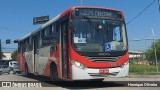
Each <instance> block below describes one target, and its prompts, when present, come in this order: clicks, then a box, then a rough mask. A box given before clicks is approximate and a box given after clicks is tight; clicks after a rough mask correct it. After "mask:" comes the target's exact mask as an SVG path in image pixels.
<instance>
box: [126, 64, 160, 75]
mask: <svg viewBox="0 0 160 90" xmlns="http://www.w3.org/2000/svg"><path fill="white" fill-rule="evenodd" d="M159 70H160V67H159ZM129 72H130V73H131V74H156V72H157V68H156V66H153V65H138V64H130V66H129Z"/></svg>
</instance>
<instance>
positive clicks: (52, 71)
mask: <svg viewBox="0 0 160 90" xmlns="http://www.w3.org/2000/svg"><path fill="white" fill-rule="evenodd" d="M50 81H58V71H57V67H56V66H55V65H53V64H52V65H51V67H50Z"/></svg>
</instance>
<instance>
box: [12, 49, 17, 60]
mask: <svg viewBox="0 0 160 90" xmlns="http://www.w3.org/2000/svg"><path fill="white" fill-rule="evenodd" d="M17 54H18V50H15V51H14V52H13V53H12V55H11V58H12V60H16V59H17Z"/></svg>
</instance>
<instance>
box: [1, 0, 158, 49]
mask: <svg viewBox="0 0 160 90" xmlns="http://www.w3.org/2000/svg"><path fill="white" fill-rule="evenodd" d="M152 1H153V0H83V5H84V6H100V7H105V8H114V9H117V10H121V11H123V12H124V14H125V20H126V23H127V22H129V21H130V20H131V19H133V18H134V17H135V16H136V15H137V14H138V13H140V12H141V11H142V10H143V9H144V8H145V7H146V6H148V5H149V4H150V3H151V2H152ZM79 5H81V0H0V39H1V40H2V41H5V40H6V39H11V40H15V39H19V38H21V37H23V36H25V35H26V34H28V33H30V32H32V31H34V30H35V29H36V28H38V27H39V26H40V25H33V17H37V16H45V15H49V16H50V19H51V18H54V17H55V16H57V15H58V14H60V13H61V12H63V11H64V10H66V9H68V8H70V7H72V6H79ZM158 8H159V7H158V2H157V1H156V2H154V4H153V5H151V6H150V7H149V8H148V9H147V10H146V11H145V12H144V13H142V14H141V15H140V16H139V17H138V18H136V19H135V20H134V21H133V22H131V23H130V24H128V25H127V26H126V27H127V34H128V39H129V40H133V39H144V38H153V36H152V31H151V28H153V29H154V33H155V37H156V38H160V12H159V9H158ZM151 42H152V41H139V42H133V41H132V42H131V41H130V42H129V48H130V50H145V49H147V48H148V47H149V46H150V43H151ZM16 46H17V44H11V45H6V44H5V43H3V44H2V47H4V48H5V47H14V48H16Z"/></svg>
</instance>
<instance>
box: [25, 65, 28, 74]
mask: <svg viewBox="0 0 160 90" xmlns="http://www.w3.org/2000/svg"><path fill="white" fill-rule="evenodd" d="M28 75H29V73H28V66H27V65H25V76H28Z"/></svg>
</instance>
